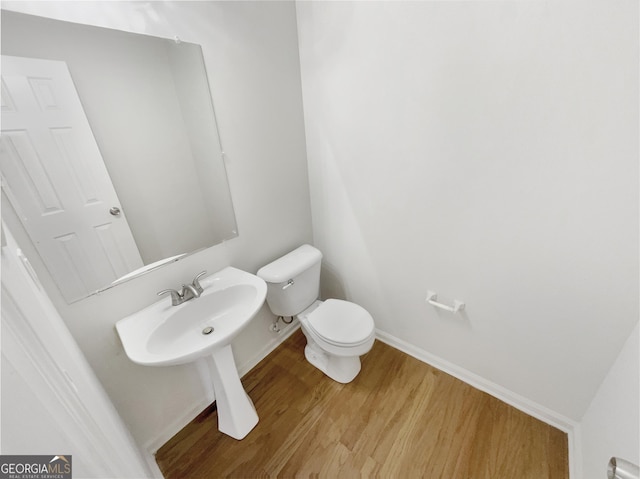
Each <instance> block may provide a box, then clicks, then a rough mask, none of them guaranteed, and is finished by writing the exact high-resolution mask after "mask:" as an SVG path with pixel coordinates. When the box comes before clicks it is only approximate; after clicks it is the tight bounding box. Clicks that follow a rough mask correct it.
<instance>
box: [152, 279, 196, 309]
mask: <svg viewBox="0 0 640 479" xmlns="http://www.w3.org/2000/svg"><path fill="white" fill-rule="evenodd" d="M205 274H207V272H206V271H201V272H200V273H198V274H197V275H196V277H195V278H193V281H192V282H191V284H183V285H182V290H181V291H176V290H175V289H163V290H162V291H158V296H162V295H163V294H167V293H169V294H170V295H171V305H172V306H178V305H179V304H182V303H184V302H185V301H189V300H190V299H193V298H199V297H200V295H201V294H202V292H203V291H204V288H203V287H202V285H201V284H200V278H201V277H202V276H204V275H205Z"/></svg>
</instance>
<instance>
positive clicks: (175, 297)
mask: <svg viewBox="0 0 640 479" xmlns="http://www.w3.org/2000/svg"><path fill="white" fill-rule="evenodd" d="M167 293H169V294H171V304H172V305H173V306H177V305H179V304H180V303H181V302H182V298H183V296H182V295H181V294H180V293H179V292H178V291H176V290H175V289H163V290H162V291H158V296H162V295H163V294H167Z"/></svg>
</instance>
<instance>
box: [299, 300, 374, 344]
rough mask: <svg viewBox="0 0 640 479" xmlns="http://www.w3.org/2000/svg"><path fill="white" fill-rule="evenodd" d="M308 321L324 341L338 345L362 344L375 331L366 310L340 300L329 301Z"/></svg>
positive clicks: (312, 314) (310, 316) (309, 317)
mask: <svg viewBox="0 0 640 479" xmlns="http://www.w3.org/2000/svg"><path fill="white" fill-rule="evenodd" d="M307 319H308V321H309V325H310V326H311V327H312V328H313V330H314V331H315V332H316V333H318V335H320V336H321V337H322V339H324V340H326V341H327V342H329V343H333V344H336V345H340V344H358V343H361V342H363V341H365V340H366V339H367V338H369V336H371V333H372V332H373V329H374V324H373V318H372V317H371V315H370V314H369V313H368V312H367V310H366V309H364V308H363V307H362V306H358V305H357V304H355V303H350V302H349V301H342V300H339V299H327V300H326V301H325V302H324V303H322V304H321V305H320V306H319V307H318V308H317V309H316V310H315V311H313V312H312V313H311V314H310V315H309V316H308V318H307Z"/></svg>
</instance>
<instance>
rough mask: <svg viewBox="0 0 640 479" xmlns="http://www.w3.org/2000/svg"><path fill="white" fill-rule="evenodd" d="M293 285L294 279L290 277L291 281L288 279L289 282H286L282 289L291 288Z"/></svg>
mask: <svg viewBox="0 0 640 479" xmlns="http://www.w3.org/2000/svg"><path fill="white" fill-rule="evenodd" d="M291 286H293V279H290V280H289V281H287V284H285V285H284V286H283V287H282V289H287V288H290V287H291Z"/></svg>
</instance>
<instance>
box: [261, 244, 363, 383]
mask: <svg viewBox="0 0 640 479" xmlns="http://www.w3.org/2000/svg"><path fill="white" fill-rule="evenodd" d="M321 259H322V253H321V252H320V251H319V250H318V249H316V248H314V247H313V246H311V245H302V246H300V247H299V248H297V249H295V250H293V251H291V252H290V253H288V254H286V255H284V256H282V257H281V258H279V259H277V260H275V261H273V262H271V263H269V264H268V265H266V266H263V267H262V268H260V269H259V270H258V273H257V275H258V276H259V277H261V278H262V279H264V280H265V282H266V283H267V304H268V305H269V308H270V309H271V311H272V312H273V314H275V315H276V316H283V317H286V316H290V317H294V316H295V317H297V318H298V320H299V321H300V325H301V327H302V332H303V333H304V335H305V337H306V339H307V345H306V346H305V351H304V355H305V358H306V359H307V361H309V362H310V363H311V364H312V365H314V366H315V367H317V368H318V369H320V370H321V371H322V372H324V373H325V374H326V375H327V376H329V377H330V378H331V379H333V380H335V381H337V382H340V383H348V382H351V381H352V380H353V379H354V378H355V377H356V376H357V375H358V373H359V372H360V368H361V363H360V356H361V355H363V354H365V353H367V352H368V351H369V350H370V349H371V347H372V346H373V343H374V341H375V323H374V321H373V318H372V317H371V315H370V314H369V313H368V312H367V311H366V310H365V309H364V308H363V307H361V306H359V305H357V304H355V303H352V302H350V301H343V300H339V299H327V300H326V301H320V300H318V296H319V292H320V262H321Z"/></svg>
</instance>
